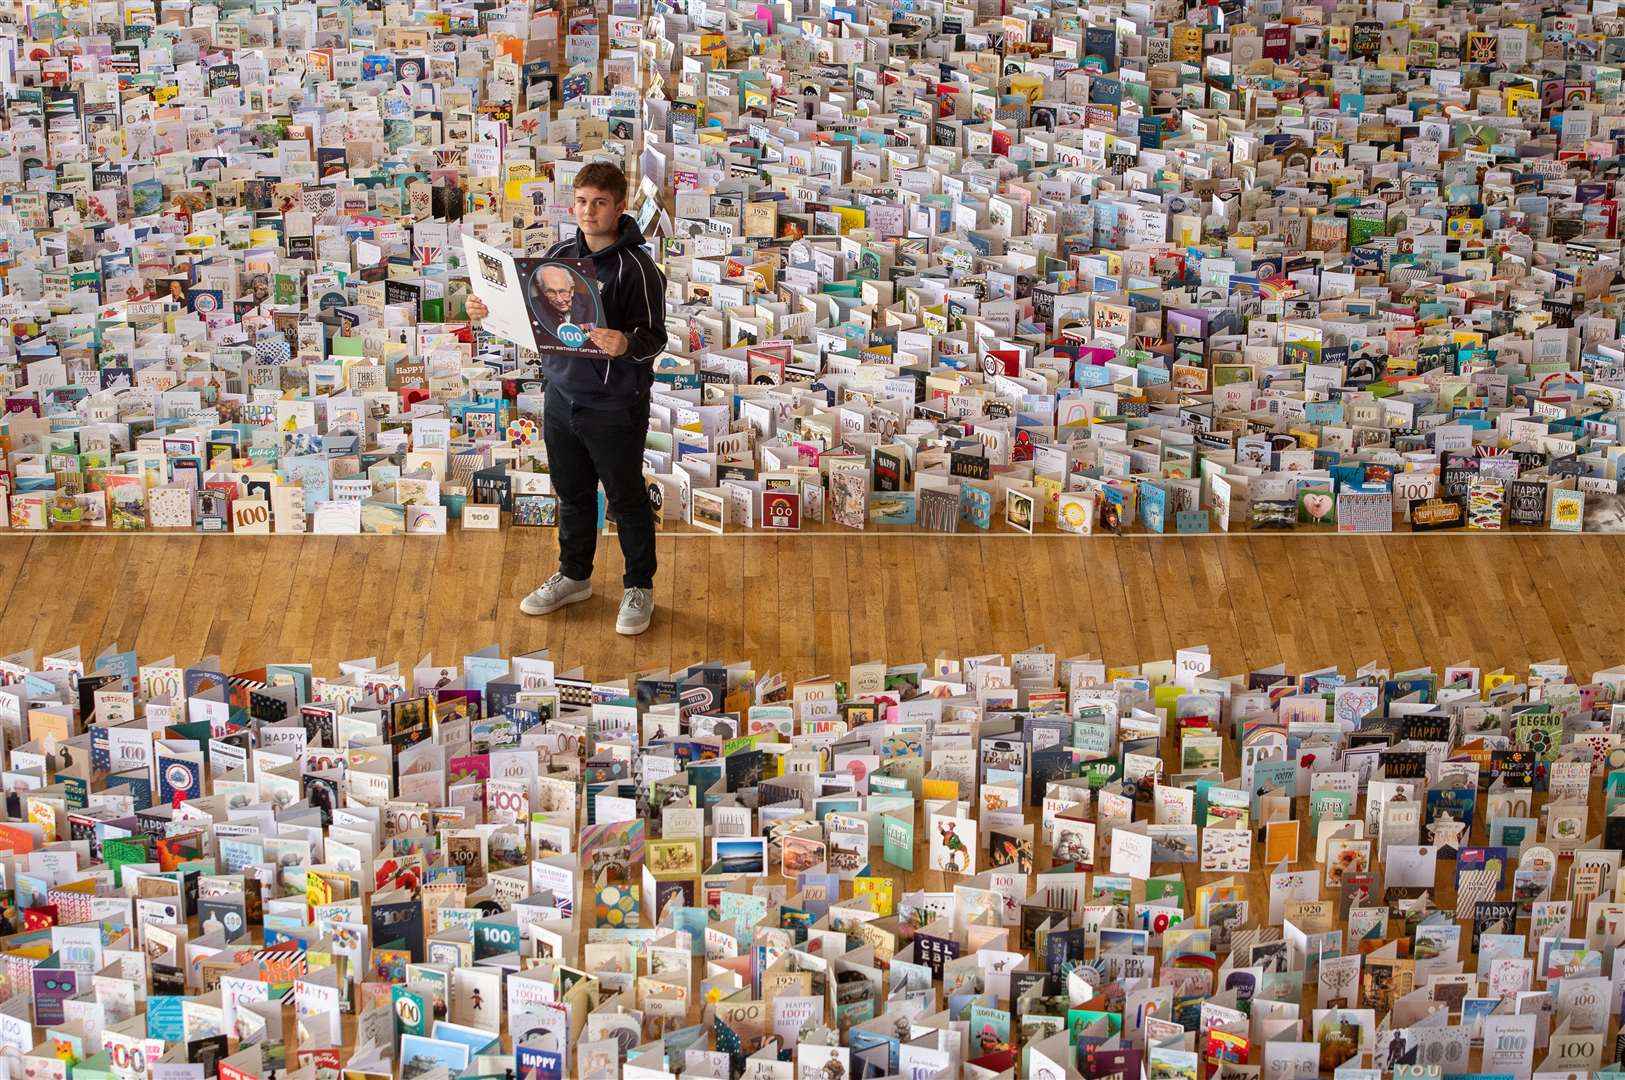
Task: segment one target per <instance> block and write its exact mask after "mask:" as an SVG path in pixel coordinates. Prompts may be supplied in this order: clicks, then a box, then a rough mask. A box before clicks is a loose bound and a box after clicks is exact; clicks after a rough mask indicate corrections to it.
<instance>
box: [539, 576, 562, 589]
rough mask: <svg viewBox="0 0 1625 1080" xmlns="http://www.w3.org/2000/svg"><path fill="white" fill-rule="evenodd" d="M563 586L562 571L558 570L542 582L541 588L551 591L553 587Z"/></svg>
mask: <svg viewBox="0 0 1625 1080" xmlns="http://www.w3.org/2000/svg"><path fill="white" fill-rule="evenodd" d="M563 586H564V572H563V571H560V572H559V573H557V574H554V575H553V576H552V577H550V578H548V579H547V580H546V581H544V582H542V589H545V590H547V591H549V592H551V591H552V590H554V589H559V588H562V587H563ZM538 591H540V590H538Z"/></svg>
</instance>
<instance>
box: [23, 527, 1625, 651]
mask: <svg viewBox="0 0 1625 1080" xmlns="http://www.w3.org/2000/svg"><path fill="white" fill-rule="evenodd" d="M659 544H660V547H659V552H660V559H661V570H660V575H659V578H658V580H657V582H656V601H657V606H658V610H657V615H656V619H655V622H654V625H653V626H652V627H651V629H650V630H649V632H648V633H647V634H646V635H644V636H643V637H641V638H638V639H636V640H632V639H626V638H622V637H619V636H618V635H616V634H615V632H614V618H615V611H616V607H617V604H618V603H619V599H620V593H621V581H620V576H621V558H620V552H619V547H618V544H617V543H616V541H615V538H614V537H613V536H606V537H604V538H603V545H602V546H601V548H600V555H599V559H598V567H597V571H596V573H595V575H594V581H593V587H594V595H593V598H592V599H591V600H590V601H588V602H586V603H583V604H579V605H576V606H573V607H571V608H569V609H567V610H566V611H563V612H560V613H558V614H556V615H553V616H550V617H545V618H540V619H535V618H530V617H528V616H525V615H523V614H521V613H520V612H519V610H518V604H519V599H520V598H521V597H522V596H524V595H525V593H527V592H529V591H530V590H531V589H532V588H534V587H535V586H536V585H537V584H538V583H540V582H541V581H542V580H543V579H544V578H545V577H547V576H548V574H549V573H550V572H551V571H552V569H553V567H554V565H555V560H556V557H557V553H556V547H555V540H554V537H553V534H552V533H551V532H548V531H545V530H528V529H504V530H501V531H497V532H486V533H474V532H469V533H452V534H449V535H447V536H444V537H418V536H403V537H314V536H307V537H280V536H268V537H198V536H189V535H185V534H181V535H166V536H129V537H125V536H113V535H106V536H72V537H57V536H43V537H16V536H11V537H4V538H0V574H3V575H4V576H3V577H0V603H3V606H0V652H4V653H10V652H15V651H18V650H21V649H25V648H33V649H35V650H36V651H38V652H39V653H40V654H42V655H43V654H44V653H45V652H55V651H58V650H61V649H66V648H71V647H73V646H75V645H77V646H79V647H80V648H81V649H83V650H84V652H85V654H86V655H87V657H93V656H94V655H95V654H96V653H98V652H99V651H101V650H102V649H103V648H106V647H107V646H110V645H114V644H117V645H119V646H120V647H121V648H125V649H129V648H137V649H138V650H139V652H140V654H141V659H142V660H144V661H145V660H152V659H161V658H162V657H163V656H166V655H168V654H170V653H172V652H173V653H174V654H175V655H176V657H177V659H178V660H179V661H181V662H182V663H189V662H192V661H194V660H196V659H199V658H200V657H203V656H207V655H213V654H218V655H219V656H220V657H221V659H222V661H223V662H224V663H225V664H226V665H227V666H228V667H233V668H236V669H246V668H249V667H255V666H258V665H261V664H264V663H266V662H269V661H276V660H310V661H314V662H315V663H316V664H317V667H318V670H319V671H329V672H330V671H332V670H333V669H334V667H335V665H336V664H337V663H338V661H340V660H346V659H351V658H354V657H363V656H372V655H376V656H378V657H379V659H380V660H382V661H385V662H388V661H399V662H400V663H402V664H403V665H411V664H414V663H416V662H417V660H418V659H419V658H420V657H422V656H423V655H425V654H429V655H432V656H433V657H434V658H435V659H436V661H438V662H447V663H452V662H456V661H457V660H458V659H459V658H460V657H461V656H462V655H463V654H464V653H466V652H468V651H471V650H473V649H478V648H481V647H483V646H486V645H490V644H493V643H496V644H498V645H500V646H501V648H502V649H503V651H504V652H508V653H513V652H520V651H529V650H534V649H548V650H549V651H550V652H551V654H552V656H553V657H554V658H555V659H556V660H557V661H558V662H559V663H560V664H561V665H562V666H564V667H566V668H568V667H575V666H578V665H579V666H582V667H584V668H586V670H587V671H588V672H589V673H592V674H594V675H603V676H619V675H622V674H624V673H626V672H629V671H634V670H639V671H644V670H653V669H658V668H663V667H671V666H681V665H684V664H689V663H693V662H697V661H700V660H721V661H732V660H747V659H748V660H751V661H753V662H754V663H755V664H756V666H757V667H758V669H759V670H782V671H784V672H785V673H786V674H787V675H789V676H791V677H792V678H794V677H798V676H807V675H813V674H823V673H830V674H835V675H837V676H838V677H844V676H845V674H846V673H847V671H848V669H849V668H850V667H851V665H852V664H853V663H856V662H862V661H865V660H871V659H884V660H887V661H891V662H903V661H911V660H930V659H932V658H934V657H936V656H939V655H940V656H955V657H964V656H972V655H979V654H984V653H995V652H1005V653H1008V652H1012V651H1015V650H1019V649H1024V648H1028V647H1030V646H1034V645H1043V646H1044V647H1046V648H1047V649H1049V650H1051V651H1054V652H1056V653H1057V654H1059V655H1062V656H1074V655H1091V656H1099V657H1101V658H1102V659H1105V660H1107V661H1110V662H1112V663H1116V664H1135V663H1140V662H1143V661H1147V660H1155V659H1161V658H1164V657H1169V656H1171V655H1172V653H1173V650H1175V649H1177V648H1180V647H1183V646H1187V645H1201V644H1205V645H1207V646H1209V647H1210V648H1211V649H1212V651H1213V655H1214V668H1215V670H1218V671H1222V672H1236V671H1241V670H1243V669H1246V668H1249V667H1261V666H1265V665H1268V664H1273V663H1279V662H1285V663H1286V664H1287V665H1288V667H1289V668H1291V669H1293V670H1302V669H1307V668H1310V667H1315V666H1321V665H1326V664H1336V665H1339V666H1342V667H1344V668H1353V667H1355V666H1358V665H1359V664H1363V663H1368V662H1373V661H1375V662H1377V663H1380V664H1382V665H1384V666H1387V667H1391V668H1396V669H1397V668H1404V667H1410V666H1416V665H1421V664H1433V665H1439V664H1446V663H1454V662H1457V661H1461V660H1470V661H1472V662H1473V663H1476V664H1480V665H1484V666H1486V667H1489V668H1493V667H1497V666H1507V667H1511V668H1521V667H1522V666H1523V665H1526V664H1528V663H1529V662H1531V661H1538V660H1544V659H1549V658H1551V657H1554V656H1555V657H1559V658H1561V659H1563V660H1566V661H1568V662H1569V663H1571V664H1573V665H1575V666H1576V667H1577V668H1578V669H1580V670H1582V671H1590V670H1591V669H1592V668H1593V667H1604V666H1608V665H1611V664H1614V663H1617V662H1619V661H1620V659H1621V657H1620V655H1619V652H1620V650H1619V646H1618V643H1619V642H1621V641H1622V640H1625V636H1622V631H1625V608H1621V606H1620V605H1618V604H1617V603H1616V602H1615V596H1614V593H1615V589H1614V587H1613V586H1612V585H1611V584H1610V582H1611V574H1612V570H1611V568H1613V567H1617V566H1619V565H1620V564H1621V559H1622V558H1625V537H1613V536H1586V537H1567V536H1550V535H1504V536H1472V535H1451V536H1407V535H1395V536H1387V537H1345V536H1334V535H1319V536H1300V535H1287V536H1263V535H1257V534H1254V535H1250V536H1248V535H1241V536H1207V537H1191V538H1180V539H1163V538H1147V537H1133V538H1127V539H1120V538H1107V537H1099V538H1081V537H1064V536H1037V537H1031V538H1028V537H1008V536H997V535H994V536H974V535H973V536H965V535H960V536H929V535H925V536H920V535H896V534H891V535H888V534H883V533H863V534H859V533H851V534H831V533H813V532H809V533H806V534H800V535H785V536H762V535H759V534H751V535H742V536H721V537H713V536H692V535H671V534H664V535H662V536H661V537H660V541H659Z"/></svg>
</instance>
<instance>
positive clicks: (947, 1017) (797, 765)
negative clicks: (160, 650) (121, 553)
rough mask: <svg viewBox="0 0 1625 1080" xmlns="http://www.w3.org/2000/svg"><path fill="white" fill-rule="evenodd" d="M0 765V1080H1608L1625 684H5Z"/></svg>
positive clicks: (1365, 671) (1134, 678) (1498, 680)
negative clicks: (1603, 1077) (1591, 1078)
mask: <svg viewBox="0 0 1625 1080" xmlns="http://www.w3.org/2000/svg"><path fill="white" fill-rule="evenodd" d="M0 732H3V733H4V738H5V745H6V747H7V750H8V752H7V755H6V764H7V769H6V771H5V773H4V787H5V795H6V799H7V807H6V810H7V820H6V821H5V822H4V823H3V824H0V842H3V846H4V847H5V849H6V854H5V856H4V858H3V860H0V867H3V869H4V874H5V878H4V882H5V885H6V887H7V889H8V890H9V891H8V892H7V894H6V901H7V902H6V904H5V905H4V907H3V908H0V917H3V918H4V920H5V922H6V924H7V925H8V927H9V930H10V931H11V932H10V934H9V936H7V937H5V938H4V940H3V943H0V944H3V948H0V955H3V957H4V964H5V967H4V972H5V976H6V978H5V982H4V984H3V987H4V997H3V1000H0V1041H3V1043H4V1048H3V1049H0V1054H3V1055H4V1056H5V1057H6V1058H7V1059H8V1060H9V1061H11V1062H12V1063H13V1065H14V1066H15V1067H17V1068H20V1069H23V1070H25V1071H27V1072H30V1073H32V1074H33V1075H35V1076H41V1075H49V1076H53V1077H57V1078H58V1080H69V1073H70V1070H71V1074H72V1077H74V1078H77V1080H83V1078H84V1077H85V1076H91V1077H96V1078H100V1080H148V1078H151V1080H214V1078H216V1077H218V1078H219V1080H249V1078H258V1080H340V1078H341V1077H342V1078H343V1080H384V1078H392V1080H394V1078H398V1080H425V1078H427V1080H451V1078H462V1077H470V1078H480V1080H488V1078H496V1077H504V1078H506V1077H510V1076H512V1077H519V1078H522V1080H553V1078H557V1080H562V1078H563V1077H566V1076H575V1077H586V1078H593V1080H598V1078H602V1077H626V1078H654V1077H668V1076H674V1075H676V1074H677V1073H678V1072H681V1073H682V1074H683V1075H686V1076H696V1077H715V1078H731V1077H736V1076H739V1075H741V1073H742V1072H743V1074H744V1075H747V1076H750V1077H755V1078H759V1080H805V1078H809V1077H810V1078H812V1080H824V1078H826V1077H835V1076H838V1075H839V1076H848V1077H882V1076H892V1075H897V1074H899V1073H901V1074H903V1075H918V1076H932V1077H935V1076H942V1075H965V1076H972V1077H977V1078H980V1080H994V1078H998V1077H1006V1076H1020V1077H1037V1076H1044V1075H1049V1076H1055V1077H1061V1076H1065V1075H1078V1074H1081V1075H1083V1076H1086V1077H1090V1078H1091V1080H1105V1078H1108V1077H1115V1076H1129V1077H1140V1076H1142V1075H1143V1076H1147V1077H1152V1078H1157V1080H1175V1078H1176V1077H1178V1078H1183V1080H1196V1078H1197V1077H1208V1078H1212V1077H1221V1078H1223V1080H1257V1078H1258V1077H1260V1076H1261V1075H1268V1076H1275V1075H1283V1076H1289V1077H1300V1078H1312V1077H1317V1076H1321V1075H1325V1074H1327V1073H1332V1074H1334V1075H1335V1077H1336V1080H1375V1078H1377V1077H1380V1076H1384V1075H1386V1074H1388V1073H1390V1072H1393V1073H1396V1074H1397V1075H1399V1076H1400V1077H1401V1078H1407V1077H1408V1078H1413V1080H1423V1078H1425V1077H1428V1076H1437V1075H1443V1074H1444V1070H1446V1069H1448V1070H1449V1072H1450V1073H1452V1074H1455V1073H1465V1072H1469V1071H1471V1070H1470V1067H1469V1058H1470V1057H1476V1058H1477V1059H1478V1060H1479V1061H1481V1062H1482V1065H1481V1066H1480V1071H1482V1072H1484V1073H1486V1074H1491V1075H1512V1076H1531V1075H1541V1074H1555V1073H1560V1072H1561V1073H1568V1072H1576V1071H1595V1072H1598V1073H1599V1074H1606V1073H1608V1072H1609V1071H1610V1070H1612V1069H1613V1068H1614V1066H1611V1065H1607V1063H1608V1062H1611V1061H1617V1060H1618V1059H1619V1058H1620V1047H1619V1045H1618V1044H1616V1043H1614V1042H1612V1041H1610V1040H1609V1039H1608V1034H1609V1031H1610V1030H1611V1026H1612V1023H1613V1019H1614V1016H1615V1014H1616V1013H1617V1012H1618V1007H1617V1006H1618V1000H1619V997H1618V994H1617V993H1616V992H1615V991H1614V990H1613V989H1612V987H1613V986H1614V985H1615V984H1616V983H1617V980H1618V979H1619V978H1620V965H1621V957H1622V956H1625V953H1622V952H1621V951H1620V950H1619V949H1617V947H1616V946H1617V945H1618V944H1619V939H1620V937H1621V935H1625V919H1622V917H1621V912H1622V911H1625V906H1622V905H1620V904H1619V903H1617V902H1616V897H1617V893H1618V886H1619V870H1620V859H1621V849H1622V847H1625V668H1615V669H1610V670H1607V671H1597V672H1594V673H1592V674H1591V676H1590V677H1589V678H1582V677H1581V676H1580V675H1579V673H1577V672H1574V671H1572V670H1571V669H1569V668H1568V667H1567V666H1566V665H1564V664H1562V663H1560V662H1557V661H1549V662H1545V663H1541V664H1535V665H1531V666H1530V667H1529V668H1528V670H1527V671H1526V672H1522V673H1513V672H1508V671H1504V670H1493V671H1487V670H1484V669H1482V668H1479V667H1476V666H1473V665H1471V664H1458V665H1452V666H1449V667H1446V668H1444V669H1442V671H1441V670H1436V669H1432V668H1423V669H1416V670H1410V671H1391V670H1388V669H1386V668H1382V667H1380V666H1378V665H1370V666H1368V667H1365V668H1362V669H1360V670H1359V671H1357V672H1354V673H1352V674H1345V673H1342V672H1340V671H1338V670H1336V669H1332V668H1327V669H1322V670H1317V671H1312V672H1303V673H1290V672H1288V671H1287V670H1286V669H1285V668H1282V667H1277V668H1270V669H1264V670H1259V671H1253V672H1249V673H1245V674H1240V675H1234V676H1220V675H1219V674H1218V673H1217V671H1216V670H1215V668H1214V663H1213V657H1212V656H1211V655H1210V653H1209V652H1208V650H1206V649H1205V648H1191V649H1185V650H1181V651H1180V652H1179V653H1178V655H1177V656H1176V657H1175V658H1173V659H1172V660H1169V661H1162V662H1156V663H1145V664H1140V665H1137V666H1124V667H1118V666H1114V665H1108V664H1106V663H1104V662H1102V661H1098V660H1093V659H1090V658H1087V657H1073V658H1065V657H1061V656H1058V655H1056V654H1055V653H1053V652H1050V651H1048V650H1045V649H1043V648H1041V647H1035V648H1033V649H1030V650H1027V651H1024V652H1018V653H1014V654H1008V655H990V656H977V657H968V658H962V659H950V658H937V659H935V660H933V661H930V662H927V663H909V664H888V663H886V662H883V661H871V662H864V663H860V664H854V665H853V666H852V667H851V668H850V669H849V670H848V671H845V672H840V673H836V674H831V675H824V676H818V677H809V678H801V679H798V680H795V681H793V682H792V681H789V680H787V679H786V678H785V677H784V676H782V675H779V674H774V673H770V672H763V671H757V670H754V669H753V668H752V667H751V666H750V665H749V664H748V663H733V664H709V663H708V664H698V665H695V666H692V667H689V668H686V669H683V670H678V671H660V672H647V673H638V674H634V675H629V676H626V677H624V678H619V679H603V680H597V679H589V678H587V677H585V676H584V675H583V673H582V672H580V671H579V670H577V671H566V670H563V669H562V668H561V667H560V666H559V665H558V664H557V663H556V662H555V660H553V659H552V658H551V657H549V656H548V655H547V654H546V653H533V654H526V655H516V656H507V655H504V654H503V653H502V652H501V651H500V650H499V649H498V648H497V647H495V646H492V647H490V648H488V649H484V650H481V651H479V652H477V653H474V654H470V655H468V656H465V657H463V658H462V660H461V662H460V663H457V664H451V665H445V664H436V663H434V662H433V660H432V658H431V657H424V658H423V659H422V660H421V661H419V663H418V664H416V665H414V666H413V667H411V668H410V669H405V670H403V669H402V668H401V667H400V666H399V665H394V664H390V665H384V664H380V663H379V662H378V661H377V659H376V658H367V659H359V660H354V661H346V662H343V663H341V664H339V665H338V669H337V671H335V672H332V673H327V674H319V673H318V672H317V671H316V670H315V669H313V667H312V666H311V665H309V664H304V663H283V664H274V665H267V666H266V667H263V668H255V669H251V670H247V671H240V672H237V673H235V674H228V673H227V672H226V670H225V669H224V668H223V667H222V666H221V665H220V663H219V662H218V660H217V659H212V658H211V659H208V660H204V661H200V662H198V663H196V664H193V665H192V666H190V667H182V666H180V665H178V664H176V663H175V661H174V660H173V658H165V659H163V660H158V661H156V662H153V663H142V662H141V661H140V660H139V658H138V657H137V656H136V655H135V654H134V653H131V652H121V651H119V650H118V649H117V648H116V647H113V648H109V649H108V650H106V651H105V652H103V653H102V654H100V655H98V656H96V657H95V658H94V659H87V658H86V657H85V656H84V655H83V654H82V653H81V652H80V651H79V650H77V649H72V650H68V651H65V652H61V653H55V654H52V655H49V656H45V657H41V658H36V657H35V656H34V654H33V653H20V654H15V655H12V656H8V657H3V658H0ZM1599 820H1600V821H1603V822H1604V823H1605V824H1604V827H1603V830H1602V832H1600V833H1597V832H1594V830H1595V828H1596V824H1595V823H1596V822H1597V821H1599ZM921 830H923V833H924V835H923V836H922V835H921ZM1610 956H1611V957H1612V958H1613V959H1612V960H1611V961H1610V962H1605V960H1606V958H1608V957H1610ZM1610 964H1611V966H1610ZM283 1005H291V1006H292V1008H293V1012H292V1016H293V1020H294V1027H293V1028H292V1029H291V1030H285V1029H284V1017H283V1008H282V1007H283ZM352 1014H353V1015H354V1017H355V1022H354V1026H353V1028H352V1027H351V1026H350V1024H349V1023H348V1022H347V1021H346V1020H345V1017H347V1016H349V1015H352ZM41 1033H43V1040H42V1038H41ZM28 1048H32V1049H28Z"/></svg>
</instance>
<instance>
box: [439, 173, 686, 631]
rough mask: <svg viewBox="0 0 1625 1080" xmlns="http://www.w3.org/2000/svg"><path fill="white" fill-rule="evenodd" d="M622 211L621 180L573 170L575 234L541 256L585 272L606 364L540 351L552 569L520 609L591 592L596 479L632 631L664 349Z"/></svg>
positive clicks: (644, 591)
mask: <svg viewBox="0 0 1625 1080" xmlns="http://www.w3.org/2000/svg"><path fill="white" fill-rule="evenodd" d="M625 211H626V175H625V174H624V173H622V172H621V170H620V169H619V168H618V167H616V166H615V165H612V164H608V163H606V162H593V163H592V164H589V165H587V166H585V167H584V168H583V169H582V170H581V171H580V172H579V173H577V174H576V179H575V202H574V204H573V205H572V206H571V216H572V217H574V218H575V222H576V225H577V226H579V231H578V232H577V233H576V234H575V236H573V237H572V238H570V239H569V240H563V241H560V242H559V243H557V244H554V245H553V247H552V248H551V249H549V251H548V252H547V256H548V257H549V258H564V259H583V260H587V261H589V262H590V263H591V264H592V273H593V276H594V277H595V278H597V280H598V285H599V290H600V295H601V297H602V300H603V306H604V323H605V325H603V326H600V327H597V328H596V329H593V330H591V331H589V332H588V334H587V337H588V338H589V339H590V340H591V341H592V343H593V345H595V346H597V347H598V348H599V349H602V350H603V351H604V352H606V353H608V354H609V358H608V359H597V358H593V357H583V356H566V355H550V354H547V353H545V352H544V353H543V354H542V371H543V372H544V374H545V375H546V376H547V394H546V396H545V398H544V406H543V410H542V411H543V420H542V441H543V442H544V443H545V444H546V445H547V467H548V471H549V472H550V473H551V475H552V479H553V491H554V493H555V494H556V495H557V496H558V499H559V572H558V573H556V574H554V575H553V576H552V577H550V578H548V579H547V580H546V581H544V582H542V584H541V586H540V587H539V588H537V589H536V590H535V591H534V592H532V593H531V594H530V595H529V596H527V597H525V599H524V600H523V601H521V602H520V605H519V609H520V610H521V611H523V612H524V613H525V614H527V615H546V614H548V613H549V612H552V611H557V610H558V609H559V608H561V607H564V606H565V605H567V604H574V603H577V602H579V601H582V600H585V599H587V598H588V597H590V596H591V595H592V563H593V554H594V552H595V551H596V549H597V546H598V485H599V483H602V484H603V485H604V494H605V496H606V497H607V498H608V501H609V507H610V509H611V510H612V511H613V512H614V514H615V528H616V532H617V533H618V534H619V535H620V538H621V555H622V556H623V558H624V559H625V561H626V571H625V574H624V575H623V577H622V584H623V585H624V586H625V592H624V594H623V595H622V597H621V608H620V613H619V615H618V616H617V617H616V620H615V629H616V631H617V632H618V633H622V634H641V633H643V632H644V631H645V630H647V629H648V628H649V622H650V620H651V619H652V618H653V617H654V576H655V530H654V513H653V511H652V510H651V509H650V506H649V492H648V490H647V489H646V488H645V487H644V485H643V445H644V441H645V438H646V436H647V435H648V433H649V390H650V387H651V386H652V385H653V384H654V369H653V366H652V362H653V360H654V358H655V356H656V355H657V354H659V352H660V351H661V350H662V349H663V348H665V346H666V328H665V317H666V279H665V277H664V275H662V274H661V272H660V268H659V267H657V266H656V265H655V263H654V260H653V259H652V258H650V256H649V253H648V252H647V251H646V250H644V248H643V233H642V231H641V230H640V229H639V228H638V224H637V222H636V221H634V220H633V219H632V218H631V217H629V216H628V215H627V214H626V212H625ZM487 314H488V311H487V309H486V307H485V305H484V304H482V303H480V302H479V300H478V299H476V298H473V297H470V299H469V301H468V315H469V318H471V319H483V318H485V316H486V315H487Z"/></svg>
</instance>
